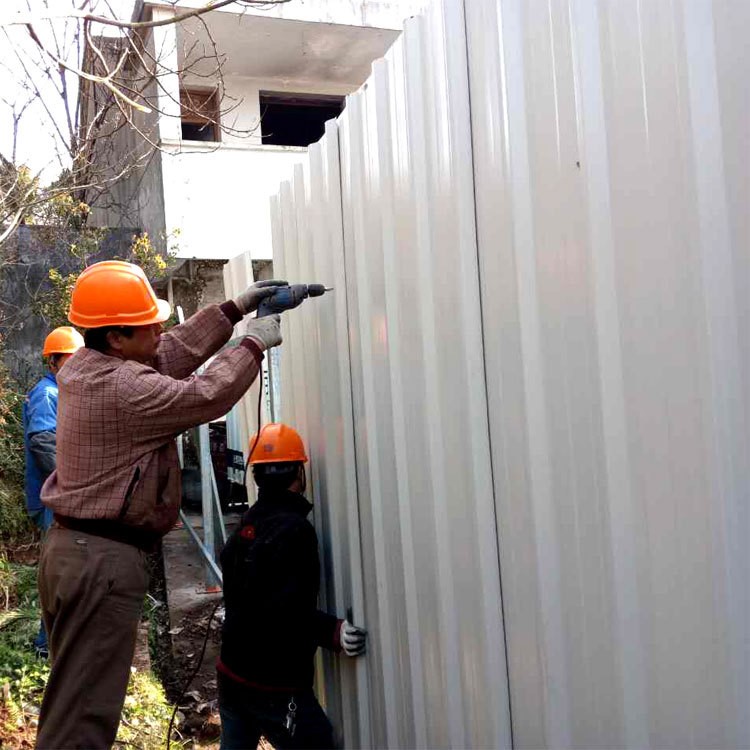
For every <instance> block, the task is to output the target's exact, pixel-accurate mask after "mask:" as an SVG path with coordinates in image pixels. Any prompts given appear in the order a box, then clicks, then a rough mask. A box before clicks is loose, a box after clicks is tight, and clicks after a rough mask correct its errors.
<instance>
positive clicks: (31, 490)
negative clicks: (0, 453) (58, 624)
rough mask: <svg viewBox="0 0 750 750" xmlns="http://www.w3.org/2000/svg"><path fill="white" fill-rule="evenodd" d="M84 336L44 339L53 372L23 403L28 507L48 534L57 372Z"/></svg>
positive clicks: (60, 333)
mask: <svg viewBox="0 0 750 750" xmlns="http://www.w3.org/2000/svg"><path fill="white" fill-rule="evenodd" d="M82 346H83V336H81V334H80V333H78V331H76V329H75V328H71V327H70V326H61V327H60V328H55V330H54V331H52V333H50V334H49V335H48V336H47V338H46V339H45V340H44V349H43V350H42V354H43V355H44V356H45V357H47V358H48V360H47V363H48V367H49V372H48V373H47V374H46V375H45V376H44V377H43V378H42V379H41V380H40V381H39V382H38V383H37V384H36V385H35V386H34V387H33V388H32V389H31V390H30V391H29V394H28V396H26V400H25V401H24V404H23V410H22V411H23V435H24V448H25V453H26V510H27V511H28V514H29V516H30V517H31V520H32V521H33V522H34V524H35V525H36V526H37V528H39V530H40V531H41V532H42V533H44V532H46V531H47V529H48V528H49V527H50V525H51V524H52V511H51V510H50V509H49V508H46V507H45V506H44V505H43V504H42V500H41V497H40V493H41V490H42V485H43V484H44V480H45V479H47V477H48V476H49V475H50V474H51V473H52V472H53V471H54V469H55V465H56V463H57V462H56V456H57V450H56V442H55V433H56V431H57V378H56V376H57V373H58V371H59V370H60V368H61V367H62V366H63V364H65V361H66V360H67V359H69V358H70V357H71V356H72V355H73V354H74V353H75V352H76V351H77V350H78V349H80V348H81V347H82ZM34 648H35V650H36V652H37V654H39V655H40V656H44V657H46V656H47V652H48V648H47V634H46V633H45V631H44V624H42V625H40V628H39V634H38V635H37V637H36V639H35V641H34Z"/></svg>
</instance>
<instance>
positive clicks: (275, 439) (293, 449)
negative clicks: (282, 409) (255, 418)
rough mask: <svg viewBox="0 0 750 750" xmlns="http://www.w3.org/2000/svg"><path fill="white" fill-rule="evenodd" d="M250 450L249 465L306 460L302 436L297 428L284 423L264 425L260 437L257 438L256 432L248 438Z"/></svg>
mask: <svg viewBox="0 0 750 750" xmlns="http://www.w3.org/2000/svg"><path fill="white" fill-rule="evenodd" d="M256 439H257V444H256ZM253 446H255V448H253ZM250 450H252V454H251V455H250V461H249V463H250V465H251V466H253V465H255V464H280V463H291V462H296V461H301V462H303V463H304V462H306V461H307V454H306V453H305V444H304V443H303V442H302V438H301V437H300V436H299V433H298V432H297V430H294V429H292V428H291V427H289V426H288V425H285V424H278V423H272V424H267V425H264V426H263V428H262V429H261V431H260V438H258V433H256V434H255V435H253V436H252V437H251V438H250Z"/></svg>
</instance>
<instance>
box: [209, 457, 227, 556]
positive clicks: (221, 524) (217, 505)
mask: <svg viewBox="0 0 750 750" xmlns="http://www.w3.org/2000/svg"><path fill="white" fill-rule="evenodd" d="M211 490H212V495H213V498H214V507H215V508H216V515H217V516H218V518H219V530H220V531H221V541H222V542H223V543H224V544H226V543H227V527H226V526H225V525H224V512H223V511H222V510H221V500H220V499H219V488H218V486H217V484H216V472H215V471H214V464H213V461H212V462H211Z"/></svg>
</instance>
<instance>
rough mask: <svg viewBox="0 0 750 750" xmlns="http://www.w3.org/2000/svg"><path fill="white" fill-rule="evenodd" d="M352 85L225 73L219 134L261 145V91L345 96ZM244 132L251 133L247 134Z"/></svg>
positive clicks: (200, 82) (189, 81)
mask: <svg viewBox="0 0 750 750" xmlns="http://www.w3.org/2000/svg"><path fill="white" fill-rule="evenodd" d="M191 85H192V86H197V87H201V86H202V87H205V86H206V81H205V80H204V79H201V78H186V79H185V86H187V87H190V86H191ZM355 88H356V86H354V85H351V84H335V83H330V82H327V81H310V80H307V81H290V80H287V79H281V78H277V79H273V80H258V79H257V78H251V77H246V76H238V75H228V76H226V77H225V78H224V99H223V102H222V110H224V111H227V114H225V115H224V116H223V117H222V126H223V127H225V128H227V129H228V130H229V132H223V133H222V136H221V139H222V143H225V144H229V145H252V146H259V145H260V144H261V134H260V116H261V111H260V99H259V95H260V92H261V91H276V92H288V93H294V94H321V95H333V96H346V95H347V94H351V93H352V91H353V90H354V89H355ZM228 110H231V111H228ZM247 131H254V132H252V133H248V132H247ZM276 189H278V185H276V186H275V188H274V190H272V191H269V195H270V194H271V192H275V191H276Z"/></svg>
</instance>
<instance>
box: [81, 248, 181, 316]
mask: <svg viewBox="0 0 750 750" xmlns="http://www.w3.org/2000/svg"><path fill="white" fill-rule="evenodd" d="M171 314H172V309H171V308H170V306H169V302H167V301H166V300H163V299H157V297H156V294H155V293H154V290H153V289H152V288H151V284H150V283H149V281H148V279H147V278H146V274H145V273H144V272H143V269H142V268H140V266H136V265H135V264H133V263H125V262H124V261H121V260H104V261H102V262H101V263H94V265H93V266H89V267H88V268H87V269H85V270H84V271H83V273H82V274H81V275H80V276H79V277H78V279H77V280H76V283H75V286H74V287H73V294H72V296H71V298H70V310H69V312H68V320H69V321H70V322H71V323H73V325H76V326H80V327H81V328H103V327H104V326H147V325H151V324H152V323H163V322H164V321H165V320H167V318H169V316H170V315H171Z"/></svg>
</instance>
